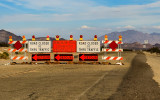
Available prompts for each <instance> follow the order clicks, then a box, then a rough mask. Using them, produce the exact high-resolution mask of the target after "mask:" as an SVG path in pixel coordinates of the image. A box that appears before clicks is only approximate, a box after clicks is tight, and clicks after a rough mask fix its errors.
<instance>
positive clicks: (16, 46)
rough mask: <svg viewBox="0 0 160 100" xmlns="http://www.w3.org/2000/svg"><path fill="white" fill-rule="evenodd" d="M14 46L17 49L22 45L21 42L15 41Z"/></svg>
mask: <svg viewBox="0 0 160 100" xmlns="http://www.w3.org/2000/svg"><path fill="white" fill-rule="evenodd" d="M14 47H15V48H16V49H17V50H19V49H20V48H21V47H22V44H21V43H20V42H19V41H17V42H16V43H15V44H14Z"/></svg>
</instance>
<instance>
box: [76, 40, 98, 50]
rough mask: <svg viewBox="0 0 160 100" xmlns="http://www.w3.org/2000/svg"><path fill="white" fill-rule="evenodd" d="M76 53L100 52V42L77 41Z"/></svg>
mask: <svg viewBox="0 0 160 100" xmlns="http://www.w3.org/2000/svg"><path fill="white" fill-rule="evenodd" d="M77 52H92V53H93V52H100V41H77Z"/></svg>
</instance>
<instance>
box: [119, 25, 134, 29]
mask: <svg viewBox="0 0 160 100" xmlns="http://www.w3.org/2000/svg"><path fill="white" fill-rule="evenodd" d="M135 28H136V27H134V26H132V25H127V26H124V27H117V29H135Z"/></svg>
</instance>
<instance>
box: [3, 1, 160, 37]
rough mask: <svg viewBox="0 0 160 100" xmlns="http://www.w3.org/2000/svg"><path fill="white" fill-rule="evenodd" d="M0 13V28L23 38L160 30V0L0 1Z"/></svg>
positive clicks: (88, 35) (85, 35)
mask: <svg viewBox="0 0 160 100" xmlns="http://www.w3.org/2000/svg"><path fill="white" fill-rule="evenodd" d="M0 12H1V13H0V29H5V30H7V31H10V32H13V33H14V34H16V35H21V36H22V35H26V37H27V38H31V36H32V35H35V36H37V37H41V36H42V37H45V36H47V35H50V36H51V37H55V35H60V36H61V37H63V38H69V35H71V34H72V35H73V37H74V38H79V35H83V36H84V38H86V39H88V38H91V37H94V35H98V36H101V35H103V34H108V33H110V32H114V31H124V30H138V31H142V32H146V33H152V32H159V33H160V0H0Z"/></svg>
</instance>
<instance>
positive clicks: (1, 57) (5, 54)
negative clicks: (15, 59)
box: [0, 52, 9, 59]
mask: <svg viewBox="0 0 160 100" xmlns="http://www.w3.org/2000/svg"><path fill="white" fill-rule="evenodd" d="M8 58H9V54H8V53H7V52H3V53H2V54H0V59H8Z"/></svg>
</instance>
